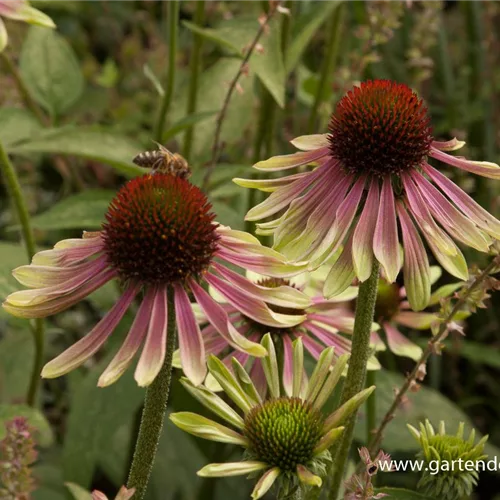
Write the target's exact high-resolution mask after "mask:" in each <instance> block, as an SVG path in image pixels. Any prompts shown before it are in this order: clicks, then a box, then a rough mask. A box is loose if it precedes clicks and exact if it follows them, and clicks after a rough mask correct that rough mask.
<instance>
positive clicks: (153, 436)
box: [127, 287, 176, 500]
mask: <svg viewBox="0 0 500 500" xmlns="http://www.w3.org/2000/svg"><path fill="white" fill-rule="evenodd" d="M167 294H168V295H167V297H168V299H167V302H168V327H167V328H168V330H167V351H166V354H165V361H164V363H163V367H162V369H161V371H160V373H158V375H157V376H156V378H155V379H154V381H153V383H152V384H151V385H150V386H149V387H148V388H147V391H146V397H145V399H144V409H143V410H142V418H141V425H140V428H139V435H138V436H137V442H136V444H135V451H134V457H133V458H132V465H131V467H130V474H129V478H128V482H127V488H135V489H136V493H135V495H134V499H137V500H141V499H142V498H144V494H145V493H146V488H147V486H148V482H149V477H150V475H151V471H152V469H153V464H154V461H155V456H156V452H157V450H158V444H159V442H160V437H161V431H162V428H163V421H164V420H165V413H166V411H167V403H168V395H169V392H170V383H171V380H172V357H173V355H174V350H175V340H176V329H175V307H174V291H173V288H171V287H169V288H168V292H167Z"/></svg>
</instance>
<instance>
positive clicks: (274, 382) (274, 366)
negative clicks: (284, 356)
mask: <svg viewBox="0 0 500 500" xmlns="http://www.w3.org/2000/svg"><path fill="white" fill-rule="evenodd" d="M262 345H263V346H264V347H265V348H266V349H267V352H268V355H267V356H266V357H265V358H262V359H261V363H262V368H264V373H265V375H266V380H267V385H268V387H269V392H270V393H271V396H272V397H273V398H279V397H280V379H279V371H278V360H277V358H276V350H275V348H274V343H273V341H272V339H271V335H270V334H269V333H266V334H265V335H264V337H263V338H262Z"/></svg>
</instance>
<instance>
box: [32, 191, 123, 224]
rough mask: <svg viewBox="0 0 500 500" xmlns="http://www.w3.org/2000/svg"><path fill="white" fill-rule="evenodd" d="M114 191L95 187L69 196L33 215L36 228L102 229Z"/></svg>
mask: <svg viewBox="0 0 500 500" xmlns="http://www.w3.org/2000/svg"><path fill="white" fill-rule="evenodd" d="M114 195H115V193H114V191H106V190H101V189H93V190H89V191H83V192H82V193H78V194H75V195H73V196H69V197H68V198H65V199H64V200H62V201H60V202H59V203H56V204H55V205H54V206H53V207H51V208H49V210H47V211H46V212H43V213H41V214H39V215H37V216H35V217H33V219H32V220H31V221H32V224H33V227H34V228H36V229H42V230H53V229H73V228H82V229H88V230H90V229H100V228H101V225H102V223H103V222H104V214H105V213H106V211H107V209H108V206H109V203H110V201H111V200H112V198H113V196H114Z"/></svg>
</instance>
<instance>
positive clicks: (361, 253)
mask: <svg viewBox="0 0 500 500" xmlns="http://www.w3.org/2000/svg"><path fill="white" fill-rule="evenodd" d="M378 207H379V187H378V180H376V179H372V182H371V184H370V189H369V191H368V197H367V198H366V202H365V207H364V209H363V212H362V214H361V216H360V218H359V220H358V223H357V224H356V229H355V230H354V236H353V240H352V260H353V264H354V270H355V272H356V276H357V277H358V279H359V281H365V280H367V279H368V278H369V277H370V275H371V272H372V265H373V236H374V234H375V226H376V224H377V211H378Z"/></svg>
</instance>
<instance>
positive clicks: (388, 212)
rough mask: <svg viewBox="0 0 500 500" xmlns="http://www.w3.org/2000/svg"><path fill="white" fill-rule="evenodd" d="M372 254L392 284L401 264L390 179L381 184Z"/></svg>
mask: <svg viewBox="0 0 500 500" xmlns="http://www.w3.org/2000/svg"><path fill="white" fill-rule="evenodd" d="M373 253H374V254H375V257H376V258H377V260H378V261H379V262H380V264H381V265H382V268H383V269H384V273H385V276H386V278H387V280H388V281H389V282H390V283H392V282H394V280H395V279H396V276H397V275H398V273H399V270H400V268H401V262H400V257H399V240H398V226H397V222H396V208H395V206H394V194H393V192H392V184H391V178H390V177H386V178H385V179H384V181H383V184H382V190H381V196H380V206H379V210H378V217H377V225H376V227H375V236H374V238H373Z"/></svg>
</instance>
